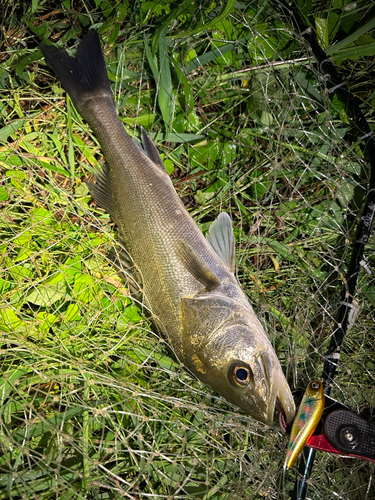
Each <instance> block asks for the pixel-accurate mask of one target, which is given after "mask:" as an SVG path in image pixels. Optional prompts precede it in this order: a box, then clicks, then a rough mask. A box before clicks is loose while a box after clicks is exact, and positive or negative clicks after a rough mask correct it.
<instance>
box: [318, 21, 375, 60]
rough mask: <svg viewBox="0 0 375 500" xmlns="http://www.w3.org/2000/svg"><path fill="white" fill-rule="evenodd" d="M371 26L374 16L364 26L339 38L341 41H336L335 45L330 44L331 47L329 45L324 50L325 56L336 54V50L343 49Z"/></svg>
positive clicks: (373, 26) (373, 25) (371, 27)
mask: <svg viewBox="0 0 375 500" xmlns="http://www.w3.org/2000/svg"><path fill="white" fill-rule="evenodd" d="M373 28H375V17H373V18H372V19H371V20H370V21H369V22H368V23H366V24H365V25H364V26H362V27H361V28H359V29H358V30H357V31H355V32H354V33H352V34H351V35H349V36H347V37H346V38H344V40H341V42H338V43H336V44H335V45H331V47H329V48H328V49H327V50H326V54H327V56H333V55H334V54H337V52H338V51H339V50H341V49H344V48H345V47H347V46H348V45H349V44H351V43H353V42H355V41H356V40H358V39H359V38H360V37H361V36H362V35H364V34H365V33H367V32H368V31H370V30H372V29H373Z"/></svg>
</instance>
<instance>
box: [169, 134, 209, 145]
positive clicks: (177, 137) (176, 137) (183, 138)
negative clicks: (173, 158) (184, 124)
mask: <svg viewBox="0 0 375 500" xmlns="http://www.w3.org/2000/svg"><path fill="white" fill-rule="evenodd" d="M203 139H205V136H204V135H199V134H173V133H171V134H168V135H167V136H166V137H165V139H164V140H165V141H166V142H176V143H184V142H194V141H201V140H203Z"/></svg>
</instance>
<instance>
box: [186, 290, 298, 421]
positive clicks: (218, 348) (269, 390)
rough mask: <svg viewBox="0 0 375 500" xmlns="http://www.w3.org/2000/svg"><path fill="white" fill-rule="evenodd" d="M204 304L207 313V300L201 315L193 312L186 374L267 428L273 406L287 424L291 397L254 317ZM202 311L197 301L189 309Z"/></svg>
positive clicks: (230, 306)
mask: <svg viewBox="0 0 375 500" xmlns="http://www.w3.org/2000/svg"><path fill="white" fill-rule="evenodd" d="M210 299H211V306H212V307H211V308H210V306H209V304H210V300H209V299H208V298H207V301H206V303H205V304H204V310H202V311H200V312H201V314H197V311H195V313H196V314H195V315H194V317H195V319H196V330H195V331H194V332H193V331H192V330H190V331H191V335H190V338H189V340H190V341H191V353H190V359H191V364H190V366H189V368H190V369H191V370H192V371H193V372H194V373H195V374H196V376H197V377H198V378H199V379H200V380H201V381H202V382H204V383H206V384H207V385H209V386H210V387H212V388H213V389H214V390H216V391H217V392H219V393H220V394H221V395H222V396H224V397H225V398H226V399H228V400H229V401H230V402H232V403H234V404H235V405H237V406H239V407H240V408H241V409H242V410H243V411H244V412H245V413H247V414H249V415H251V416H252V417H253V418H255V419H256V420H259V421H261V422H264V423H266V424H268V425H270V424H272V422H273V416H274V411H275V407H276V405H277V406H278V407H279V408H280V407H281V408H282V410H283V411H284V413H285V418H286V421H287V424H289V423H290V422H291V421H292V420H293V418H294V415H295V405H294V400H293V396H292V394H291V391H290V388H289V385H288V382H287V381H286V378H285V376H284V374H283V371H282V369H281V366H280V362H279V360H278V358H277V356H276V353H275V351H274V349H273V347H272V344H271V342H270V341H269V339H268V337H267V336H266V334H265V332H264V329H263V327H262V325H261V324H260V322H259V320H258V318H257V317H256V315H255V313H254V311H253V310H252V308H251V307H250V308H247V307H244V306H242V304H238V303H236V302H235V301H232V300H230V299H226V298H225V299H224V300H220V299H218V298H217V297H216V298H215V297H213V296H211V297H210ZM215 301H216V303H215ZM218 303H220V307H218ZM191 305H192V304H190V306H191ZM202 305H203V301H201V303H199V301H197V302H195V304H194V305H193V307H195V308H196V307H198V309H199V308H200V306H202ZM210 309H212V310H210ZM202 313H203V314H202ZM198 318H199V319H200V322H199V326H198V323H197V319H198ZM190 326H191V325H190Z"/></svg>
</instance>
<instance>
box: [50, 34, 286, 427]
mask: <svg viewBox="0 0 375 500" xmlns="http://www.w3.org/2000/svg"><path fill="white" fill-rule="evenodd" d="M40 50H41V51H42V53H43V55H44V57H45V59H46V61H47V63H48V65H49V66H50V67H51V68H52V70H53V72H54V73H55V75H56V76H57V78H58V79H59V80H60V82H61V84H62V86H63V87H64V89H65V90H66V92H67V93H68V94H69V96H70V97H71V100H72V102H73V104H74V106H75V108H76V109H77V111H78V112H79V113H80V115H81V116H82V118H83V119H84V120H85V121H86V122H87V123H88V124H89V126H90V127H91V129H92V131H93V133H94V135H95V136H96V138H97V139H98V141H99V144H100V147H101V150H102V152H103V153H104V158H105V162H106V163H105V164H104V166H103V169H102V170H101V171H100V172H99V173H98V175H97V176H96V179H95V182H92V183H89V189H90V192H91V194H92V196H93V198H94V200H95V201H96V203H97V204H98V205H99V206H100V207H101V208H103V209H104V210H106V211H107V212H108V213H109V214H110V216H111V217H112V219H113V221H114V222H115V224H116V225H117V230H118V235H119V244H120V248H121V251H120V260H121V262H122V264H123V265H124V266H127V268H128V269H129V272H131V273H132V276H134V277H135V278H134V279H135V280H136V281H137V282H138V283H139V286H140V289H141V291H142V300H143V303H144V306H145V308H146V309H147V310H148V311H149V313H150V314H151V319H152V321H153V323H154V325H155V327H156V329H157V330H158V332H159V333H160V335H162V336H163V337H165V338H166V340H167V341H168V344H169V347H170V348H171V350H172V352H173V353H174V355H175V356H176V358H177V359H178V360H179V361H180V363H182V364H183V365H184V367H185V368H186V369H187V370H188V371H189V372H190V373H192V374H193V375H195V376H196V377H197V378H198V379H199V380H200V381H201V382H203V383H204V384H206V385H208V386H209V387H211V388H212V389H213V390H214V391H216V392H218V393H219V394H221V395H222V396H223V397H224V398H226V399H227V400H228V401H230V402H231V403H233V404H234V405H236V406H238V407H239V408H241V409H242V410H243V411H244V412H245V413H247V414H248V415H250V416H252V417H253V418H254V419H256V420H258V421H260V422H264V423H266V424H269V425H270V424H271V423H272V422H273V417H274V410H275V406H276V403H277V405H278V406H281V408H282V409H283V411H284V413H285V415H286V419H287V421H288V422H290V421H291V420H292V419H293V417H294V413H295V406H294V401H293V397H292V394H291V391H290V388H289V385H288V383H287V380H286V378H285V376H284V374H283V371H282V369H281V365H280V363H279V360H278V358H277V356H276V353H275V351H274V349H273V347H272V344H271V342H270V340H269V338H268V336H267V335H266V333H265V331H264V328H263V326H262V325H261V323H260V321H259V319H258V318H257V316H256V314H255V312H254V310H253V308H252V306H251V304H250V302H249V299H248V298H247V296H246V295H245V293H244V292H243V290H242V289H241V287H240V285H239V283H238V281H237V279H236V277H235V274H234V272H235V240H234V234H233V227H232V221H231V218H230V217H229V215H228V214H227V213H225V212H223V213H221V214H220V215H219V216H218V217H217V218H216V220H215V221H214V222H213V223H212V224H211V226H210V229H209V231H208V234H207V237H205V236H204V235H203V233H202V232H201V230H200V229H199V227H198V225H197V224H196V222H195V221H194V220H193V218H192V217H191V215H190V214H189V213H188V211H187V209H186V208H185V206H184V205H183V203H182V201H181V200H180V198H179V197H178V194H177V193H176V191H175V189H174V187H173V184H172V181H171V178H170V176H169V175H168V173H167V171H166V169H165V166H164V163H163V160H162V158H161V156H160V153H159V151H158V149H157V147H156V146H155V144H154V142H153V141H152V140H151V138H150V137H149V136H148V135H147V133H146V132H145V130H144V129H142V130H141V139H142V146H141V145H140V144H137V143H136V142H134V141H133V139H132V138H131V137H130V136H129V135H128V133H127V132H126V130H125V128H124V126H123V124H122V122H121V120H120V119H119V117H118V115H117V111H116V106H115V102H114V98H113V94H112V91H111V88H110V84H109V79H108V75H107V71H106V65H105V59H104V55H103V52H102V49H101V44H100V39H99V35H98V33H97V32H96V30H94V29H90V30H89V31H88V33H87V35H86V36H85V37H84V38H83V39H82V40H81V42H80V44H79V46H78V49H77V51H76V54H75V57H72V56H70V55H69V54H68V53H67V51H66V50H65V49H62V48H58V47H56V46H53V45H47V44H45V43H42V44H41V45H40Z"/></svg>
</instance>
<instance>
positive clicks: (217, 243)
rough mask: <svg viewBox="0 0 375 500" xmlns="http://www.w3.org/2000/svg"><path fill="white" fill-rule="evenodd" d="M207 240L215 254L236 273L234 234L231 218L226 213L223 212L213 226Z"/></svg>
mask: <svg viewBox="0 0 375 500" xmlns="http://www.w3.org/2000/svg"><path fill="white" fill-rule="evenodd" d="M206 239H207V241H208V243H209V244H210V245H211V247H212V249H213V250H214V252H215V253H216V254H217V255H218V257H219V258H220V259H221V260H222V261H223V263H224V265H225V267H226V268H227V269H228V270H229V271H230V272H231V273H234V269H235V245H234V234H233V227H232V221H231V218H230V217H229V215H228V214H227V213H226V212H222V213H221V214H220V215H219V216H218V217H217V218H216V219H215V220H214V222H213V223H212V224H211V226H210V229H209V231H208V233H207V235H206Z"/></svg>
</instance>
